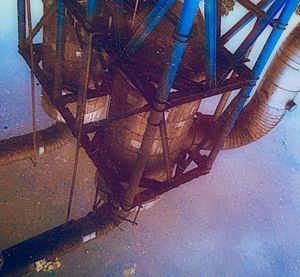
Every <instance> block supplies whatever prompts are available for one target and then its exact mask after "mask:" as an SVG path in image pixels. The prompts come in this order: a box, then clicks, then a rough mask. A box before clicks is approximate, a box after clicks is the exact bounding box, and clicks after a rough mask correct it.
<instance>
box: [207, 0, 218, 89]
mask: <svg viewBox="0 0 300 277" xmlns="http://www.w3.org/2000/svg"><path fill="white" fill-rule="evenodd" d="M217 5H218V4H217V0H205V3H204V16H205V54H206V55H205V58H206V80H208V84H209V86H214V85H215V84H216V71H217V67H216V60H217V59H216V55H217Z"/></svg>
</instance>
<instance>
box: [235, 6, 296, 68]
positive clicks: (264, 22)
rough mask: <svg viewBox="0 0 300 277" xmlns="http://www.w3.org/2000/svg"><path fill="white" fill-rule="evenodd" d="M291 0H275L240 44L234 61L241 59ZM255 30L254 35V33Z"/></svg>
mask: <svg viewBox="0 0 300 277" xmlns="http://www.w3.org/2000/svg"><path fill="white" fill-rule="evenodd" d="M289 1H290V0H285V1H283V0H275V1H274V3H273V4H272V6H271V7H270V8H269V9H268V10H267V12H266V14H265V16H264V17H262V18H261V19H259V20H258V21H257V22H256V23H255V25H254V28H253V30H252V31H251V32H250V34H249V35H248V37H247V38H246V39H245V41H244V42H243V43H242V44H241V45H240V46H239V48H238V49H237V50H236V52H235V54H234V56H235V57H234V63H235V62H237V61H238V60H240V59H241V57H242V56H243V55H244V54H245V53H246V52H247V51H248V50H249V49H250V47H251V46H252V44H253V43H254V42H255V41H256V39H257V38H258V37H259V36H260V34H261V33H262V32H263V31H264V30H265V28H266V27H267V26H268V25H269V24H270V22H271V21H272V20H273V18H274V17H275V15H276V14H277V13H278V12H279V11H280V9H281V8H282V7H283V6H284V4H285V3H286V2H289ZM253 32H254V35H252V34H253Z"/></svg>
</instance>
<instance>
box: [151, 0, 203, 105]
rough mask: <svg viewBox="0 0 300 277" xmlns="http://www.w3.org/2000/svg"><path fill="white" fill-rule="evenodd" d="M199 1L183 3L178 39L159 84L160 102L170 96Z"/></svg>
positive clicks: (158, 95) (158, 99) (191, 0)
mask: <svg viewBox="0 0 300 277" xmlns="http://www.w3.org/2000/svg"><path fill="white" fill-rule="evenodd" d="M199 2H200V0H185V1H184V3H183V7H182V11H181V15H180V18H179V22H178V25H177V30H176V34H175V39H176V40H177V41H176V42H175V44H174V45H173V49H172V52H171V53H172V54H171V57H170V62H169V63H168V64H167V66H166V67H165V70H164V74H163V77H162V79H161V82H160V84H159V86H158V94H157V97H156V100H157V101H158V102H159V103H164V102H166V101H167V100H168V98H169V95H170V90H171V88H172V86H173V83H174V79H175V76H176V73H177V70H178V67H179V64H180V61H181V58H182V55H183V52H184V48H185V44H186V42H187V40H188V37H189V35H190V31H191V28H192V25H193V22H194V18H195V15H196V12H197V10H198V5H199Z"/></svg>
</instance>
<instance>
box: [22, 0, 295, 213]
mask: <svg viewBox="0 0 300 277" xmlns="http://www.w3.org/2000/svg"><path fill="white" fill-rule="evenodd" d="M17 1H18V35H19V40H18V41H19V52H20V54H21V55H22V56H23V58H24V59H25V61H26V62H27V63H28V66H29V67H30V68H31V70H32V72H33V73H34V75H35V76H36V78H37V79H38V80H39V82H40V83H41V85H42V86H43V88H44V90H45V91H46V94H47V96H48V97H49V99H50V100H51V102H52V104H53V105H54V106H55V107H56V108H57V110H58V111H59V112H60V113H61V115H62V116H63V118H64V120H65V122H66V124H67V125H68V127H69V128H70V130H71V131H72V133H73V135H74V137H76V138H77V145H76V155H75V156H76V158H75V165H74V174H73V181H72V183H73V186H74V183H75V179H76V169H77V166H78V155H79V146H82V147H83V148H84V150H85V151H86V153H87V155H88V156H89V158H90V159H91V160H92V162H93V163H94V165H95V166H96V168H97V170H98V171H99V172H100V174H101V175H102V176H103V178H104V179H105V181H106V182H107V184H108V185H109V187H110V189H111V191H112V192H113V196H114V199H113V200H114V202H117V203H119V204H120V206H121V207H122V209H123V210H129V209H131V208H133V207H135V206H140V205H142V204H143V203H144V202H145V201H148V200H151V199H153V198H155V197H156V196H159V195H161V194H163V193H165V192H167V191H169V190H171V189H174V188H176V187H179V186H180V185H182V184H184V183H187V182H189V181H191V180H193V179H195V178H198V177H199V176H201V175H204V174H207V173H208V172H209V171H210V169H211V168H212V165H213V162H214V161H215V159H216V157H217V155H218V153H219V151H220V150H221V149H222V146H223V144H224V141H225V139H226V137H227V136H228V134H229V133H230V131H231V129H232V127H233V125H234V123H235V121H236V120H237V118H238V116H239V114H240V112H241V110H242V109H243V107H244V105H245V103H246V101H247V98H249V96H250V94H251V91H252V89H253V87H254V86H255V84H256V81H257V79H258V78H259V77H260V75H261V73H262V71H263V69H264V66H265V65H266V64H267V61H268V59H269V58H270V56H271V54H272V51H273V49H274V47H275V45H276V43H277V42H278V40H279V38H280V36H281V34H282V32H283V31H284V29H285V27H286V25H287V24H288V22H289V19H290V17H291V15H292V13H293V12H294V11H295V9H296V7H297V5H298V4H299V1H298V0H261V1H260V2H259V3H258V4H254V3H253V2H251V1H250V0H238V1H237V2H238V3H239V4H240V5H242V6H243V7H244V8H246V9H247V10H248V13H247V14H246V15H245V16H243V17H242V18H241V19H240V20H239V21H238V22H237V23H236V24H234V25H233V26H232V27H231V28H230V29H229V30H228V31H227V32H226V33H225V34H223V35H221V21H222V20H221V13H220V6H219V4H218V3H219V2H220V1H217V0H205V5H204V16H203V15H202V13H201V10H200V9H199V7H198V6H199V0H184V2H183V8H182V11H181V14H180V16H179V18H177V17H174V15H173V14H171V13H170V11H169V8H170V6H171V5H172V4H173V2H174V1H173V0H157V1H153V2H152V1H148V2H149V3H151V5H152V7H153V8H152V11H151V12H150V13H149V14H148V16H147V17H146V19H145V20H144V22H143V25H142V26H141V27H140V28H137V30H136V32H135V33H134V35H133V36H130V37H128V30H127V29H126V25H125V24H124V18H123V16H122V9H124V8H126V7H127V6H128V2H126V1H122V0H110V1H101V0H88V1H87V4H86V6H85V5H82V4H81V3H80V2H79V1H76V0H56V1H54V3H53V6H52V8H51V9H49V14H50V13H56V18H57V23H56V24H57V33H56V64H55V70H54V74H53V76H51V77H50V78H49V76H48V75H46V73H45V72H44V69H43V67H42V66H41V63H40V62H41V60H42V53H41V44H38V43H37V44H36V43H33V38H34V37H35V36H36V34H37V33H38V32H39V31H40V30H41V28H42V27H43V26H44V24H45V22H46V21H47V20H48V19H49V14H44V15H43V16H42V18H41V19H40V21H39V22H38V23H37V24H36V26H35V27H34V28H33V29H32V30H28V28H26V18H28V17H27V16H28V14H27V13H26V8H25V7H26V1H30V0H17ZM103 5H105V6H106V8H107V9H108V10H109V12H110V13H111V15H112V18H113V19H114V20H113V30H114V31H113V32H105V31H103V30H105V28H103V25H102V24H99V22H98V23H97V24H96V23H95V20H94V19H95V17H96V15H97V10H99V9H101V7H103ZM164 16H168V17H169V18H171V19H172V20H173V21H174V22H175V23H176V25H177V27H176V30H175V31H174V44H173V46H172V51H171V55H170V57H169V63H168V64H167V65H166V66H165V68H164V70H163V74H162V75H161V76H160V72H156V71H155V70H153V68H150V67H149V68H148V67H147V66H146V65H145V64H143V65H141V64H139V62H138V61H137V60H136V59H135V58H134V54H135V53H136V51H137V49H138V48H139V47H140V46H141V45H142V44H143V42H144V41H145V39H146V38H147V36H148V35H149V34H150V33H151V31H152V30H153V29H154V28H155V27H156V26H157V24H159V22H160V20H161V18H163V17H164ZM195 17H197V20H198V21H199V22H200V24H201V28H200V29H201V32H202V35H203V36H205V45H204V47H205V63H206V80H205V81H203V82H201V83H196V82H194V81H192V80H190V79H187V78H185V77H184V76H181V75H180V74H178V67H179V65H180V63H181V58H182V55H183V53H184V49H185V45H186V42H187V41H188V39H189V37H190V35H191V28H192V24H193V22H194V20H195ZM68 18H72V19H73V20H76V23H77V24H78V26H80V27H82V28H83V29H84V34H82V33H79V32H77V35H78V37H79V40H80V42H81V47H82V52H83V64H82V70H81V78H80V87H79V88H74V87H73V88H70V87H68V86H67V85H66V84H64V83H63V78H62V62H63V58H64V49H65V47H64V42H65V35H66V34H65V21H66V20H68ZM253 19H255V20H256V21H255V24H254V26H253V28H252V30H251V32H250V33H249V34H248V35H247V36H246V37H245V39H244V40H243V41H242V42H241V44H240V45H239V47H238V48H237V50H236V51H235V52H234V53H231V52H230V51H228V50H227V49H226V47H225V44H226V43H227V42H228V41H229V40H230V39H232V38H234V37H235V35H236V34H237V33H239V32H240V31H241V30H242V29H243V28H244V27H245V26H247V25H248V24H249V23H250V22H251V21H252V20H253ZM267 26H271V27H272V28H273V30H272V32H271V33H270V35H269V37H268V39H267V41H266V43H265V45H264V47H263V50H262V51H261V53H260V54H259V57H258V58H257V60H256V62H255V65H254V67H253V69H251V68H250V67H249V66H248V65H247V55H248V53H249V51H251V47H252V46H253V44H254V43H255V41H256V40H257V39H258V38H259V36H260V35H261V33H262V32H263V31H264V30H265V29H266V28H267ZM93 49H96V50H97V51H98V52H100V53H101V51H102V50H105V52H106V53H108V55H109V61H110V62H109V63H107V59H104V58H103V57H101V55H100V58H99V59H100V60H101V61H102V65H103V68H106V69H107V70H105V78H104V81H103V83H102V85H101V86H100V87H99V88H97V90H96V91H89V89H88V77H89V71H90V64H91V55H92V51H93ZM117 67H118V68H120V69H121V70H122V71H123V73H124V74H125V75H126V77H127V78H128V79H129V80H130V81H131V82H132V83H133V84H134V85H135V86H136V88H137V89H138V90H139V92H140V94H141V95H142V96H143V97H144V99H145V100H146V102H147V104H146V105H144V106H143V107H141V108H137V109H134V110H130V111H126V112H125V113H123V114H121V115H119V116H114V117H108V118H106V119H103V120H100V121H98V122H92V123H87V124H84V120H83V119H84V114H85V106H86V101H87V99H91V98H94V97H100V96H105V95H107V94H109V91H110V90H111V80H112V78H113V76H114V73H115V72H116V68H117ZM158 76H159V77H158ZM158 78H160V81H159V85H158V88H156V87H154V85H153V84H152V82H151V81H153V80H157V79H158ZM171 88H174V89H176V90H177V92H175V93H170V91H171ZM64 89H68V90H69V91H71V92H72V93H71V94H67V95H63V93H62V91H63V90H64ZM237 89H238V90H240V91H239V93H238V94H237V96H236V97H234V98H233V100H232V101H231V102H230V103H229V104H228V106H227V108H226V109H225V110H224V107H225V106H226V103H227V101H228V98H229V95H230V92H231V91H233V90H237ZM214 95H222V97H221V99H220V102H219V104H218V106H217V108H216V111H215V114H214V117H213V118H214V120H215V125H214V126H213V128H215V129H218V130H221V132H219V134H220V135H219V136H218V137H216V138H215V140H214V141H215V143H214V145H213V147H212V149H211V150H210V151H209V153H208V154H206V155H204V154H202V153H201V151H202V150H203V146H204V144H205V143H206V142H207V140H208V139H209V138H208V137H204V138H203V139H202V141H201V142H200V143H199V144H198V145H197V147H196V148H195V149H194V150H193V151H188V152H182V153H181V155H180V158H179V159H178V161H177V164H176V167H175V169H176V170H175V171H174V173H172V169H171V165H170V154H169V147H168V141H167V131H166V119H165V117H164V111H166V110H168V109H170V108H173V107H176V106H178V105H182V104H185V103H189V102H192V101H195V100H199V99H204V98H207V97H211V96H214ZM74 102H76V103H77V111H76V115H75V116H73V114H72V113H71V111H70V110H69V109H68V107H67V104H68V103H74ZM144 112H150V117H149V120H148V123H147V127H146V130H145V133H144V136H143V140H142V145H141V148H140V153H139V155H138V158H137V161H136V163H135V166H134V170H133V172H132V175H131V176H129V177H128V176H126V177H125V176H115V174H114V172H111V170H110V169H109V168H108V167H107V165H105V164H104V163H103V162H102V161H101V160H102V158H101V154H100V153H97V149H96V148H95V146H94V145H93V143H92V141H91V139H90V138H89V136H88V134H90V133H94V132H100V131H101V130H103V128H104V127H105V126H107V125H108V124H109V123H111V122H116V121H118V120H121V119H124V118H128V117H130V116H133V115H137V114H140V113H144ZM157 128H159V130H160V134H161V140H162V146H163V154H164V160H165V167H166V172H167V180H166V181H165V182H159V181H156V180H150V179H146V178H144V177H143V172H144V170H145V167H146V164H147V162H148V159H149V155H150V148H151V145H152V143H153V138H154V134H155V132H156V129H157ZM210 131H211V132H213V131H214V130H210ZM192 163H193V167H192V169H190V168H191V167H189V165H190V164H192ZM121 181H126V182H128V183H129V186H128V189H124V188H123V187H122V186H121V185H120V182H121ZM73 186H72V189H71V194H72V191H73ZM139 187H143V188H144V189H145V190H144V191H143V192H141V193H138V191H139V190H138V188H139ZM70 199H71V198H70ZM70 208H71V205H69V209H68V218H69V214H70Z"/></svg>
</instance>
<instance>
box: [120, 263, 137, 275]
mask: <svg viewBox="0 0 300 277" xmlns="http://www.w3.org/2000/svg"><path fill="white" fill-rule="evenodd" d="M135 273H136V264H133V266H132V267H128V268H125V269H124V271H123V275H124V276H126V277H127V276H132V275H134V274H135Z"/></svg>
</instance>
